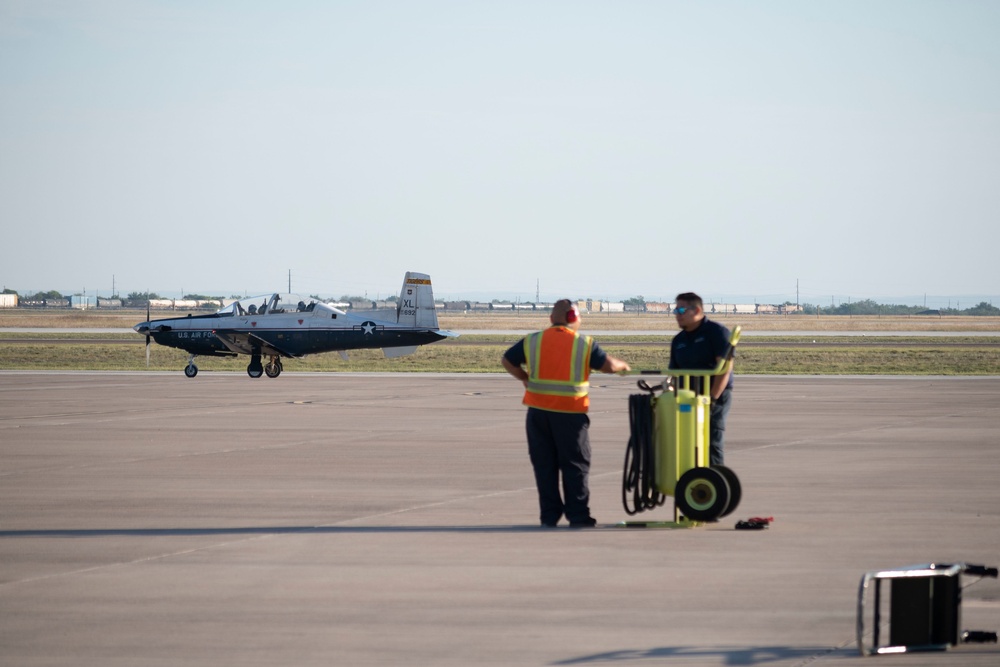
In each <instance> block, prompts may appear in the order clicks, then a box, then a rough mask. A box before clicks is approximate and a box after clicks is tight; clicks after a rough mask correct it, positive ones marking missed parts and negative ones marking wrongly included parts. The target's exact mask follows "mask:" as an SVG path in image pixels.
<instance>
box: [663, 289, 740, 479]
mask: <svg viewBox="0 0 1000 667" xmlns="http://www.w3.org/2000/svg"><path fill="white" fill-rule="evenodd" d="M675 300H676V302H677V304H676V307H675V308H674V315H676V316H677V325H678V326H679V327H680V328H681V331H680V333H678V334H677V335H676V336H674V339H673V341H671V343H670V368H671V369H676V370H685V369H687V370H708V369H712V368H715V367H716V366H717V365H718V363H719V360H720V359H722V358H723V357H725V356H726V355H727V354H729V329H727V328H726V327H724V326H722V325H721V324H719V323H718V322H713V321H711V320H709V319H708V318H707V317H705V310H704V304H703V303H702V300H701V297H700V296H698V295H697V294H695V293H694V292H684V293H683V294H678V295H677V298H676V299H675ZM698 379H700V378H698ZM711 380H712V384H711V387H710V390H709V391H708V394H709V395H710V396H711V397H712V407H711V410H710V414H709V420H710V424H709V433H710V435H709V438H710V442H709V463H710V464H711V465H722V464H723V463H724V452H723V439H724V438H725V434H726V415H728V414H729V405H730V402H731V399H732V394H733V372H732V366H730V368H729V369H728V370H727V371H726V372H725V373H723V374H722V375H716V376H713V377H712V378H711Z"/></svg>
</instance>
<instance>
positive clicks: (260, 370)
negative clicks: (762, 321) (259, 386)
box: [247, 361, 264, 378]
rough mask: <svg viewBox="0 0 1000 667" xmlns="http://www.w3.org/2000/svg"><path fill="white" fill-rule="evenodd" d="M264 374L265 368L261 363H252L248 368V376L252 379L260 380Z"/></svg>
mask: <svg viewBox="0 0 1000 667" xmlns="http://www.w3.org/2000/svg"><path fill="white" fill-rule="evenodd" d="M263 374H264V366H263V365H261V363H260V361H256V362H255V361H251V362H250V365H249V366H247V375H249V376H250V377H252V378H259V377H260V376H261V375H263Z"/></svg>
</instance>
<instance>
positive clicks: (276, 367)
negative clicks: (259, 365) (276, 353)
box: [264, 363, 281, 378]
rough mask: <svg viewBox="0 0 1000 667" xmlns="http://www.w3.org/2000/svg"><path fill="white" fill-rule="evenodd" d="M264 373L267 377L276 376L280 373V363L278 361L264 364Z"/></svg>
mask: <svg viewBox="0 0 1000 667" xmlns="http://www.w3.org/2000/svg"><path fill="white" fill-rule="evenodd" d="M264 373H265V374H266V375H267V377H269V378H276V377H278V376H279V375H281V364H280V363H270V364H268V365H267V366H264Z"/></svg>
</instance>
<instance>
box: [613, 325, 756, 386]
mask: <svg viewBox="0 0 1000 667" xmlns="http://www.w3.org/2000/svg"><path fill="white" fill-rule="evenodd" d="M742 330H743V329H742V328H741V327H740V326H739V325H738V324H737V325H736V326H735V327H733V330H732V332H731V333H730V334H729V351H728V352H726V356H724V357H722V358H721V359H719V363H718V364H717V365H716V366H715V368H712V369H705V370H688V369H686V368H685V369H680V368H668V369H666V370H660V369H652V370H637V371H622V372H621V373H620V375H677V376H684V375H686V376H688V377H710V376H713V375H722V374H723V373H725V372H726V371H727V370H729V366H730V365H731V364H732V363H733V355H734V354H735V353H736V344H737V343H739V342H740V332H741V331H742ZM678 371H682V372H678Z"/></svg>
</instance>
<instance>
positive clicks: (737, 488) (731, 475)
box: [712, 465, 743, 516]
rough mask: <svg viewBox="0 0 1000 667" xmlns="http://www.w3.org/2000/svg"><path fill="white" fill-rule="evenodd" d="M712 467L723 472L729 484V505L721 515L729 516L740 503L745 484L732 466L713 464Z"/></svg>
mask: <svg viewBox="0 0 1000 667" xmlns="http://www.w3.org/2000/svg"><path fill="white" fill-rule="evenodd" d="M712 468H714V469H715V470H718V471H719V472H721V473H722V476H723V477H725V478H726V482H727V483H728V484H729V507H728V508H726V511H725V512H723V513H722V514H721V515H720V516H729V515H730V514H732V513H733V510H735V509H736V507H737V506H738V505H739V504H740V499H741V498H743V485H742V484H740V478H739V477H737V476H736V473H735V472H733V469H732V468H730V467H728V466H723V465H717V466H712Z"/></svg>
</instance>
